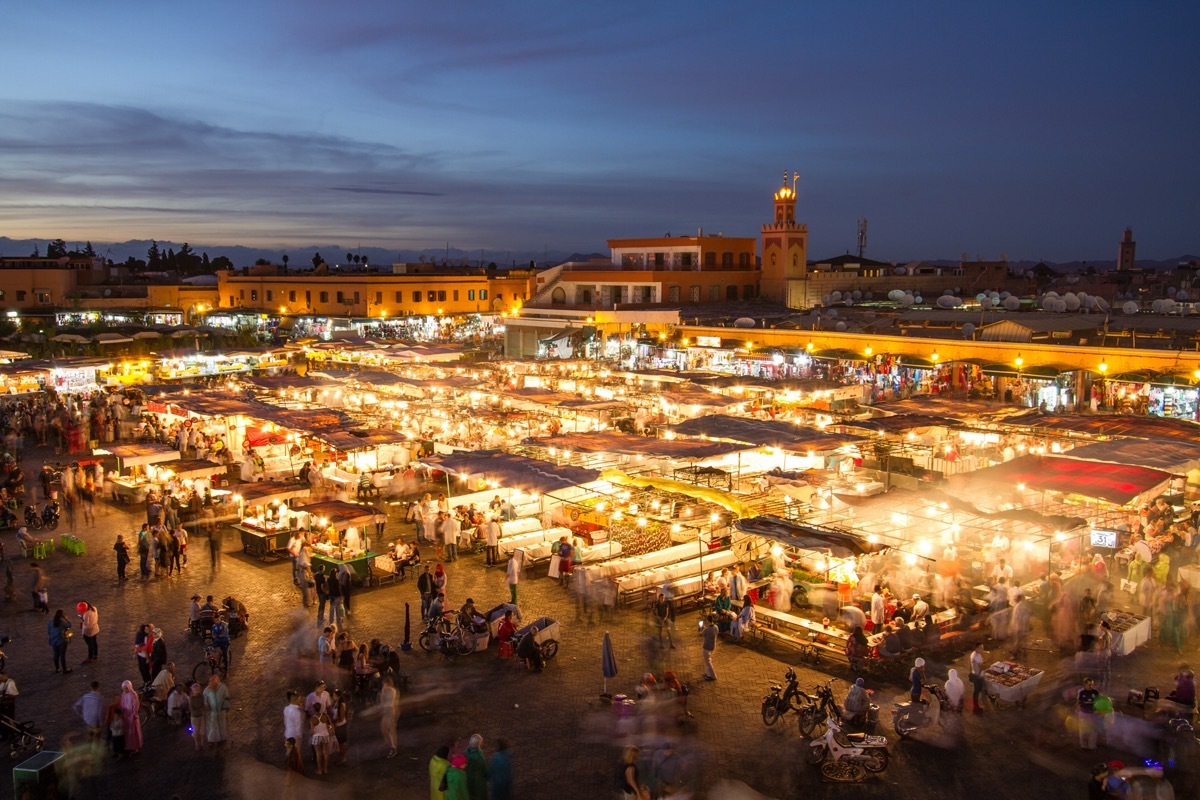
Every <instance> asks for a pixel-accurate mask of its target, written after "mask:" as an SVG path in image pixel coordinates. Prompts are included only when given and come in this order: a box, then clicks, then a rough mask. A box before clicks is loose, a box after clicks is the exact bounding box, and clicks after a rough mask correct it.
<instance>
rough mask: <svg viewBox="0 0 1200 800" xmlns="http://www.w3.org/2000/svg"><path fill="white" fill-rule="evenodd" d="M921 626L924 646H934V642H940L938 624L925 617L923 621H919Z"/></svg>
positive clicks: (940, 632)
mask: <svg viewBox="0 0 1200 800" xmlns="http://www.w3.org/2000/svg"><path fill="white" fill-rule="evenodd" d="M921 624H922V627H921V635H922V638H923V639H924V641H925V644H934V643H935V642H939V641H941V639H942V631H941V628H939V627H938V624H937V623H936V622H934V621H933V618H932V617H928V616H927V617H925V618H924V619H923V620H921Z"/></svg>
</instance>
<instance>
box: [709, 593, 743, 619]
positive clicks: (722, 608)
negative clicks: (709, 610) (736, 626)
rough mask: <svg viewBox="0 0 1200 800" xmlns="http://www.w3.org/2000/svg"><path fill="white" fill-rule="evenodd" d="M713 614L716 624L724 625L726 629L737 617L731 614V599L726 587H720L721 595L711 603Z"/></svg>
mask: <svg viewBox="0 0 1200 800" xmlns="http://www.w3.org/2000/svg"><path fill="white" fill-rule="evenodd" d="M713 613H714V614H715V615H716V617H717V624H718V625H720V624H721V623H724V624H725V627H728V626H729V623H730V622H732V621H733V618H734V617H735V616H737V615H736V614H734V613H733V598H731V597H730V596H729V589H728V587H725V586H722V587H721V593H720V594H719V595H717V599H716V600H714V601H713Z"/></svg>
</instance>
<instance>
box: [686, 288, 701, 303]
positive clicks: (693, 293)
mask: <svg viewBox="0 0 1200 800" xmlns="http://www.w3.org/2000/svg"><path fill="white" fill-rule="evenodd" d="M688 300H690V301H692V302H693V303H699V302H700V287H699V286H689V287H688Z"/></svg>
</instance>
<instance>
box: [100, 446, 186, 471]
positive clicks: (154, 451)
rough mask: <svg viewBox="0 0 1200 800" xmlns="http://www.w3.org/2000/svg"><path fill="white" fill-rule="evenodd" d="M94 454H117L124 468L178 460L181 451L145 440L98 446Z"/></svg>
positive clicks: (121, 466) (119, 462) (118, 460)
mask: <svg viewBox="0 0 1200 800" xmlns="http://www.w3.org/2000/svg"><path fill="white" fill-rule="evenodd" d="M92 454H93V455H97V456H106V455H112V456H116V458H117V463H118V464H119V465H120V468H121V469H122V470H124V469H125V468H126V467H139V466H144V465H146V464H161V463H162V462H164V461H178V460H179V451H178V450H176V449H175V448H174V447H171V446H170V445H168V444H154V443H152V442H145V443H141V444H110V445H107V446H106V447H97V448H96V449H94V450H93V451H92Z"/></svg>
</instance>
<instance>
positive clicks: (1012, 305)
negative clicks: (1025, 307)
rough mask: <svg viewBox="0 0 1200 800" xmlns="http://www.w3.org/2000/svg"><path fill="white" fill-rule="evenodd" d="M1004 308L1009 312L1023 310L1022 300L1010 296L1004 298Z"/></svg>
mask: <svg viewBox="0 0 1200 800" xmlns="http://www.w3.org/2000/svg"><path fill="white" fill-rule="evenodd" d="M1004 308H1005V309H1007V310H1008V311H1017V310H1019V309H1020V308H1021V298H1019V297H1013V296H1012V295H1009V296H1008V297H1006V298H1004Z"/></svg>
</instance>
